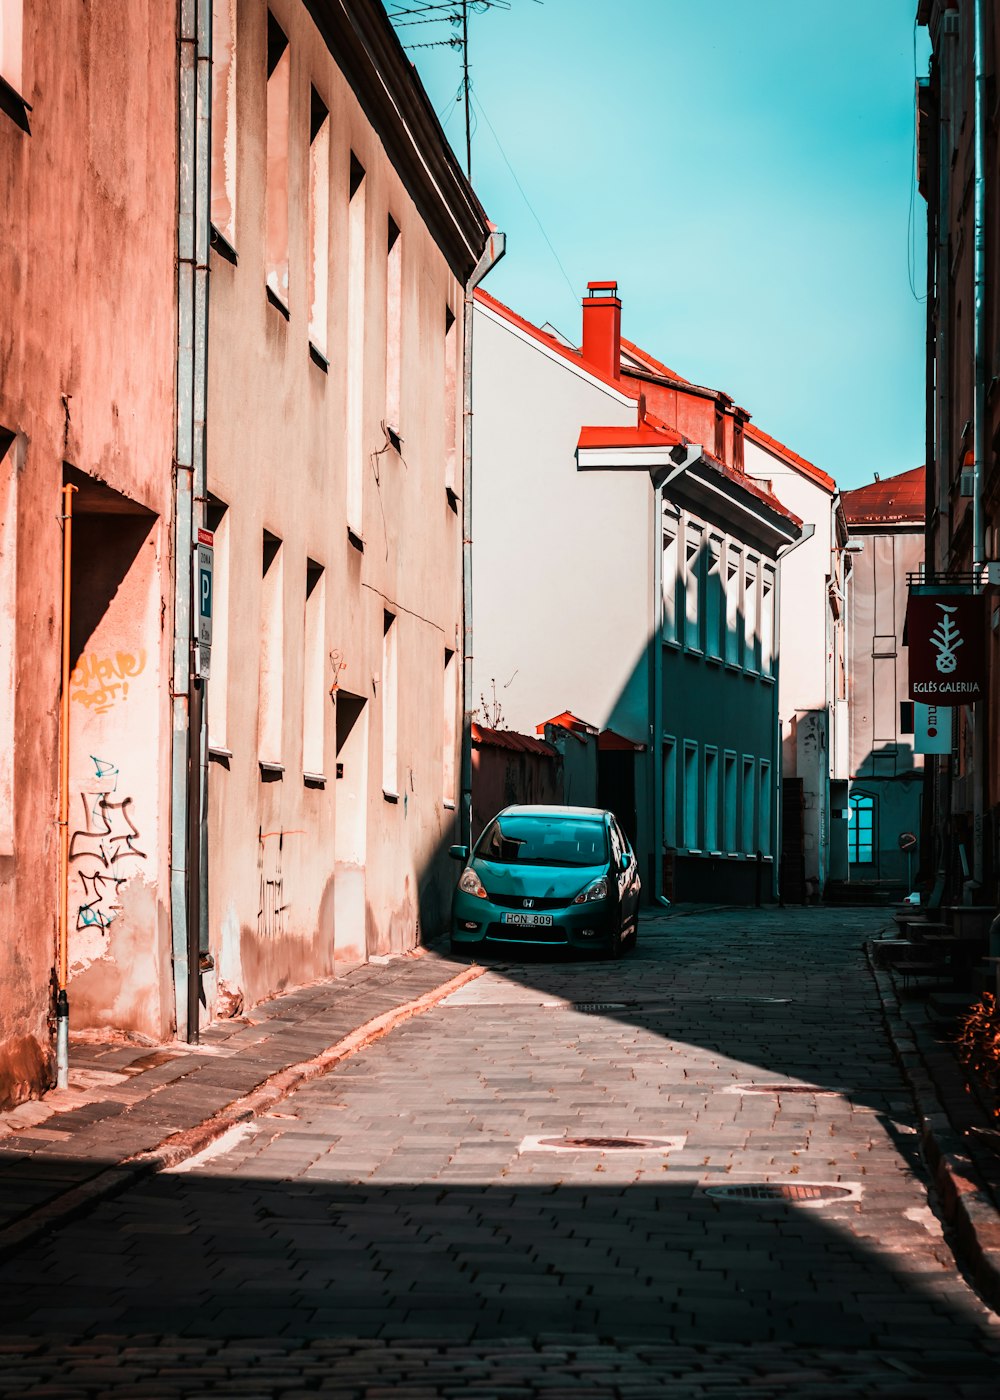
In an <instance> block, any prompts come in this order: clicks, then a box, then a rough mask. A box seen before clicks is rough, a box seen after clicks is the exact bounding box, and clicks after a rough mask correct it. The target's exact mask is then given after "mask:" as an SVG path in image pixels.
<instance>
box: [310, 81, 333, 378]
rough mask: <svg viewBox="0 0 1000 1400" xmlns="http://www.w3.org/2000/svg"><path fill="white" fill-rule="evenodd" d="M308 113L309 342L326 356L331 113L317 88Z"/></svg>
mask: <svg viewBox="0 0 1000 1400" xmlns="http://www.w3.org/2000/svg"><path fill="white" fill-rule="evenodd" d="M310 93H311V96H310V112H309V343H310V345H312V346H313V348H314V349H316V350H318V351H319V354H320V357H321V358H322V359H323V360H324V361H325V360H326V359H327V358H328V357H327V344H326V336H327V305H328V302H329V287H330V281H329V269H330V114H329V112H328V111H327V110H326V105H325V104H324V102H323V100H322V98H321V97H320V95H319V93H318V92H317V91H316V89H315V88H311V89H310Z"/></svg>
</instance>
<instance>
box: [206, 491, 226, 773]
mask: <svg viewBox="0 0 1000 1400" xmlns="http://www.w3.org/2000/svg"><path fill="white" fill-rule="evenodd" d="M208 528H209V529H210V530H211V531H212V534H213V536H214V541H213V552H214V561H213V562H214V565H215V567H214V571H213V577H212V594H213V597H212V675H211V679H210V680H209V683H208V745H209V748H212V749H218V750H221V751H222V752H223V753H228V752H229V543H230V532H229V508H228V506H227V505H226V504H225V502H224V501H220V500H219V499H218V497H217V496H210V497H209V500H208Z"/></svg>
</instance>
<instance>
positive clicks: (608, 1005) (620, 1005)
mask: <svg viewBox="0 0 1000 1400" xmlns="http://www.w3.org/2000/svg"><path fill="white" fill-rule="evenodd" d="M625 1009H626V1003H625V1002H624V1001H574V1002H571V1003H570V1005H569V1007H568V1008H567V1010H569V1011H587V1012H595V1011H624V1010H625Z"/></svg>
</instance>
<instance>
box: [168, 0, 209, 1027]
mask: <svg viewBox="0 0 1000 1400" xmlns="http://www.w3.org/2000/svg"><path fill="white" fill-rule="evenodd" d="M211 38H212V4H211V0H181V3H180V34H179V40H178V189H177V203H178V213H177V441H176V444H175V464H174V550H173V562H174V647H173V684H172V696H171V703H172V728H173V746H172V751H171V802H170V907H171V929H172V953H173V969H174V1015H175V1021H176V1026H177V1034H178V1036H181V1035H183V1036H186V1038H187V1039H188V1040H191V1039H196V1038H197V1034H198V1017H197V1005H198V1002H197V997H198V967H197V957H196V956H195V957H192V950H194V949H196V948H197V946H198V939H199V936H200V923H201V907H202V898H201V889H200V883H201V882H200V880H199V870H198V866H199V864H200V862H199V860H198V859H197V856H196V852H198V851H200V844H201V840H202V832H201V827H202V820H201V802H200V801H199V797H200V788H201V783H200V775H201V769H202V751H203V743H202V735H201V728H202V725H201V724H200V722H199V715H198V713H197V711H199V710H200V709H201V706H200V705H199V704H198V703H197V702H195V704H194V706H193V707H192V699H193V695H192V686H193V681H192V672H193V669H194V667H193V652H192V640H193V637H192V624H191V619H192V588H193V576H194V540H195V537H196V530H197V522H198V520H199V519H200V516H201V511H202V509H203V502H204V496H205V457H204V440H205V389H206V383H205V370H206V356H207V337H208V236H209V224H208V219H209V204H208V195H209V181H210V174H211V166H210V141H211V131H210V126H209V123H210V120H211V116H210V114H211ZM199 498H200V499H199ZM199 699H200V697H199ZM192 708H194V710H195V711H196V713H195V714H194V715H193V716H192V714H191V713H190V710H191V709H192ZM192 718H193V719H194V721H195V722H194V725H192V722H191V721H192ZM192 963H193V964H194V965H193V966H192Z"/></svg>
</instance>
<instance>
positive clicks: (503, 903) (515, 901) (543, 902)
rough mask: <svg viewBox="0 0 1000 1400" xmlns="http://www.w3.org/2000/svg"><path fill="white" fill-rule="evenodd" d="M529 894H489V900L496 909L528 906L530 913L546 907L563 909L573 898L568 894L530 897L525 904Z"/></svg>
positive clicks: (543, 909)
mask: <svg viewBox="0 0 1000 1400" xmlns="http://www.w3.org/2000/svg"><path fill="white" fill-rule="evenodd" d="M526 898H530V896H527V895H523V894H491V895H490V896H489V900H490V903H491V904H495V905H496V907H497V908H498V909H525V908H530V909H531V911H532V913H535V912H536V911H537V912H539V913H541V912H544V911H545V910H546V909H565V908H566V905H567V904H572V903H573V900H572V898H571V897H570V896H569V895H560V896H559V897H558V898H556V899H532V900H531V904H530V905H526V904H525V902H524V901H525V899H526Z"/></svg>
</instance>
